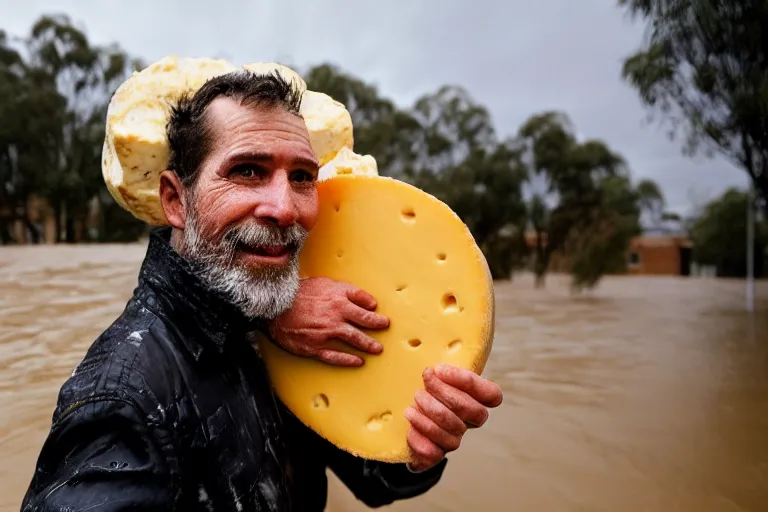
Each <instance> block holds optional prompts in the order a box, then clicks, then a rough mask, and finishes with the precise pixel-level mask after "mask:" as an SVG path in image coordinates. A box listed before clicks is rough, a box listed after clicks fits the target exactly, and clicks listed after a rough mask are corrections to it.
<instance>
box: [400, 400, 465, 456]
mask: <svg viewBox="0 0 768 512" xmlns="http://www.w3.org/2000/svg"><path fill="white" fill-rule="evenodd" d="M404 416H405V419H407V420H408V421H409V422H410V423H411V426H412V427H413V428H415V429H416V430H418V431H419V433H420V434H422V435H423V436H424V437H426V438H427V439H429V440H430V441H432V442H433V443H435V444H436V445H437V446H439V447H440V448H441V449H442V450H443V452H452V451H454V450H456V449H458V448H459V445H460V444H461V436H460V435H454V434H451V433H449V432H446V431H445V430H443V429H442V428H440V427H439V426H438V425H437V424H436V423H435V422H434V421H432V420H431V419H429V418H428V417H427V416H426V415H424V414H423V413H422V412H421V411H419V410H418V409H416V408H414V407H409V408H407V409H406V410H405V413H404Z"/></svg>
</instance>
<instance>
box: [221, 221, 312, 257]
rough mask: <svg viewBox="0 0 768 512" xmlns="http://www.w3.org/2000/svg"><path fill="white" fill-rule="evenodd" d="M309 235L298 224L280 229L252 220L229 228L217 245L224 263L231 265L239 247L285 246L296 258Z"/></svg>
mask: <svg viewBox="0 0 768 512" xmlns="http://www.w3.org/2000/svg"><path fill="white" fill-rule="evenodd" d="M308 235H309V232H308V231H307V230H306V229H304V228H303V227H302V226H300V225H298V224H293V225H291V226H289V227H287V228H280V227H278V226H274V225H269V224H263V223H260V222H258V221H256V220H252V221H248V222H246V223H241V224H237V225H234V226H231V227H229V228H227V229H226V231H225V232H224V233H223V235H222V236H221V238H220V241H219V243H218V244H217V245H218V246H219V254H220V256H221V257H222V259H223V261H225V262H226V263H227V264H228V265H231V264H232V261H233V260H234V258H235V253H236V252H237V249H238V247H242V246H246V247H253V248H256V247H263V246H270V245H272V246H274V245H283V246H287V247H288V248H289V250H290V251H291V252H292V253H293V255H294V257H296V256H297V254H298V252H299V250H300V249H301V247H302V246H303V245H304V241H305V240H306V239H307V236H308Z"/></svg>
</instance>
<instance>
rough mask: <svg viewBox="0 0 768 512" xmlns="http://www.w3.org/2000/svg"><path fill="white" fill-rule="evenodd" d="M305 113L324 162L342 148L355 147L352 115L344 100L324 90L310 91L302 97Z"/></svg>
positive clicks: (312, 141) (314, 145)
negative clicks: (325, 92)
mask: <svg viewBox="0 0 768 512" xmlns="http://www.w3.org/2000/svg"><path fill="white" fill-rule="evenodd" d="M301 115H302V117H303V118H304V122H305V123H307V129H308V130H309V139H310V143H311V144H312V150H313V151H314V152H315V156H316V157H317V159H318V161H319V163H320V165H321V166H323V165H325V164H327V163H328V162H330V161H331V160H332V159H333V158H334V157H335V156H336V155H337V154H338V152H339V151H341V149H342V148H344V147H346V148H348V149H350V150H351V149H354V147H353V146H354V137H353V133H352V132H353V130H352V116H350V115H349V111H347V108H346V107H345V106H344V105H343V104H341V103H340V102H338V101H336V100H334V99H333V98H331V97H330V96H328V95H327V94H324V93H322V92H315V91H306V92H305V93H304V95H303V97H302V99H301Z"/></svg>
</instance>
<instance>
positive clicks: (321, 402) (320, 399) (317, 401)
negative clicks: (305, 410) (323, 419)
mask: <svg viewBox="0 0 768 512" xmlns="http://www.w3.org/2000/svg"><path fill="white" fill-rule="evenodd" d="M329 405H331V403H330V402H329V401H328V397H327V396H326V395H325V394H324V393H320V394H318V395H315V396H314V398H312V407H314V408H315V409H327V408H328V406H329Z"/></svg>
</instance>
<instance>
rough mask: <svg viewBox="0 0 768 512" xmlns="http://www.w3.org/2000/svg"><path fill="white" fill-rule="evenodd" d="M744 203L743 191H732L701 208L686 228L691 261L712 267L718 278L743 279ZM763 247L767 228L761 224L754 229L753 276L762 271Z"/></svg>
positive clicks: (745, 227)
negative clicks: (714, 268) (687, 229)
mask: <svg viewBox="0 0 768 512" xmlns="http://www.w3.org/2000/svg"><path fill="white" fill-rule="evenodd" d="M748 201H749V197H748V194H747V193H746V192H743V191H741V190H736V189H733V188H732V189H729V190H727V191H726V192H725V193H723V195H722V196H720V197H719V198H717V199H715V200H714V201H712V202H710V203H709V204H707V205H706V206H705V207H704V209H703V212H701V214H700V215H699V217H698V218H697V219H695V220H694V222H693V224H692V226H691V229H690V236H691V239H692V241H693V259H694V260H695V261H696V262H697V263H699V264H702V265H715V266H716V267H717V274H718V275H720V276H726V277H744V276H746V273H747V248H746V239H747V214H746V212H747V203H748ZM767 247H768V225H766V222H761V223H758V224H757V225H756V229H755V254H754V257H755V260H754V261H755V275H756V276H760V275H762V274H763V271H764V269H765V266H764V264H765V254H766V252H765V251H766V248H767Z"/></svg>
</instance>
